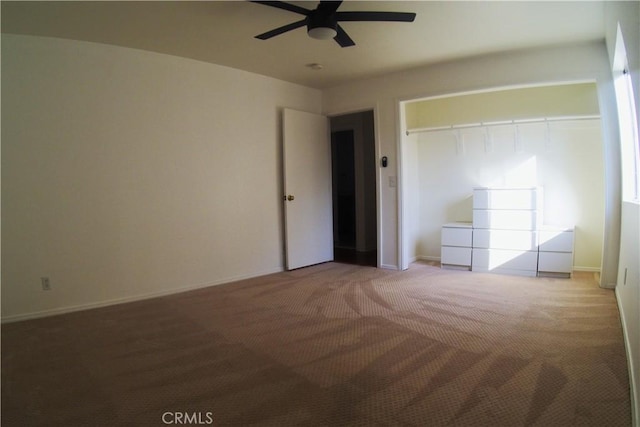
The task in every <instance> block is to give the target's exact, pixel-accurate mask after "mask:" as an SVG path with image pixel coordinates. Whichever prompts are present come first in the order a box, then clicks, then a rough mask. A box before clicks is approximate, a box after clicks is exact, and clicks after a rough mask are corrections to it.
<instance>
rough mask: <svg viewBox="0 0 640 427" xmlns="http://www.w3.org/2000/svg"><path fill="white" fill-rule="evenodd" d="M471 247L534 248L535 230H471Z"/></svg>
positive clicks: (522, 249)
mask: <svg viewBox="0 0 640 427" xmlns="http://www.w3.org/2000/svg"><path fill="white" fill-rule="evenodd" d="M473 247H474V248H483V249H515V250H521V251H531V250H536V249H537V247H538V237H537V232H535V231H523V230H488V229H478V228H476V229H474V230H473Z"/></svg>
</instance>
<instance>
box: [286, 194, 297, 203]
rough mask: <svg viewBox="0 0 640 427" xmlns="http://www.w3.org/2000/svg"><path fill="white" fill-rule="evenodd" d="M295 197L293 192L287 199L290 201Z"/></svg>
mask: <svg viewBox="0 0 640 427" xmlns="http://www.w3.org/2000/svg"><path fill="white" fill-rule="evenodd" d="M293 199H295V197H293V196H292V195H291V194H289V195H288V196H287V200H288V201H292V200H293Z"/></svg>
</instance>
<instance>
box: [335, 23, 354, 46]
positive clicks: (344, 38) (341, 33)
mask: <svg viewBox="0 0 640 427" xmlns="http://www.w3.org/2000/svg"><path fill="white" fill-rule="evenodd" d="M336 31H338V34H336V36H335V37H334V38H333V39H334V40H335V41H336V42H337V43H338V44H339V45H340V47H349V46H355V45H356V42H354V41H353V40H352V39H351V37H349V34H347V32H346V31H345V30H344V29H343V28H342V27H341V26H340V25H338V26H337V27H336Z"/></svg>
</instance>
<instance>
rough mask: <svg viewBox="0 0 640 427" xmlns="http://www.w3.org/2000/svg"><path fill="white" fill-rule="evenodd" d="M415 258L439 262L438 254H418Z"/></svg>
mask: <svg viewBox="0 0 640 427" xmlns="http://www.w3.org/2000/svg"><path fill="white" fill-rule="evenodd" d="M416 260H419V261H436V262H440V257H439V256H429V255H418V256H417V257H416Z"/></svg>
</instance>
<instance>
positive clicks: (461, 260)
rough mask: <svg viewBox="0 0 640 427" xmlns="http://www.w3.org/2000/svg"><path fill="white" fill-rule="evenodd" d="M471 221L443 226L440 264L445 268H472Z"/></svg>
mask: <svg viewBox="0 0 640 427" xmlns="http://www.w3.org/2000/svg"><path fill="white" fill-rule="evenodd" d="M472 237H473V231H472V228H471V223H470V222H451V223H449V224H445V225H443V226H442V238H441V252H440V264H441V265H442V267H443V268H456V269H463V270H470V269H471V242H472Z"/></svg>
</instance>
